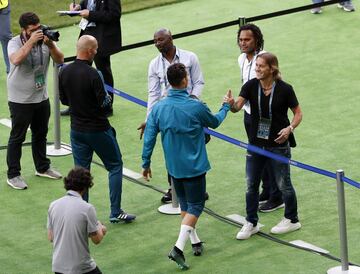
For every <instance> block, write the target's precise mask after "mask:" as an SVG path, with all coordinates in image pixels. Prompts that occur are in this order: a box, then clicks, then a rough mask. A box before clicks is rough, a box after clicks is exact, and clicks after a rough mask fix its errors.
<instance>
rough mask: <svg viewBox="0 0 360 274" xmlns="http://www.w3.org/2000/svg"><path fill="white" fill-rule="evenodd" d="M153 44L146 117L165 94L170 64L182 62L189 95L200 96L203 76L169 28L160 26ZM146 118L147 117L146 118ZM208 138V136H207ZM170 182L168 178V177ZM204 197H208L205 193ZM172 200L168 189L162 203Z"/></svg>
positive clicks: (143, 124) (191, 53) (141, 130)
mask: <svg viewBox="0 0 360 274" xmlns="http://www.w3.org/2000/svg"><path fill="white" fill-rule="evenodd" d="M154 44H155V47H156V48H157V49H158V50H159V52H160V54H159V55H158V56H157V57H155V58H154V59H153V60H151V62H150V64H149V71H148V92H149V95H148V102H147V113H146V117H148V115H149V113H150V112H151V110H152V108H153V106H154V105H155V104H156V103H157V102H158V101H159V100H160V99H161V98H163V97H165V96H167V93H168V90H169V89H170V84H169V81H168V79H167V76H166V72H167V69H168V67H169V66H170V65H172V64H175V63H182V64H184V65H185V67H186V71H187V77H188V86H187V91H188V93H189V94H190V96H191V97H194V98H198V99H199V98H200V96H201V92H202V89H203V87H204V84H205V83H204V78H203V75H202V72H201V68H200V63H199V59H198V57H197V56H196V54H195V53H193V52H191V51H187V50H183V49H179V48H177V47H175V45H174V43H173V38H172V35H171V32H170V30H168V29H165V28H162V29H159V30H158V31H156V32H155V34H154ZM146 120H147V118H146ZM146 120H145V122H144V123H142V124H141V125H140V126H139V128H138V130H140V139H141V138H142V136H143V133H144V130H145V126H146ZM207 138H210V136H207ZM168 179H169V180H168V181H169V184H170V178H168ZM206 199H208V196H207V193H206ZM171 200H172V196H171V191H170V189H169V190H168V192H167V193H166V194H165V195H164V196H163V197H162V199H161V201H162V202H163V203H169V202H171Z"/></svg>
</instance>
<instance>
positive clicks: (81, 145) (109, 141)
mask: <svg viewBox="0 0 360 274" xmlns="http://www.w3.org/2000/svg"><path fill="white" fill-rule="evenodd" d="M70 140H71V147H72V152H73V157H74V163H75V166H81V167H84V168H86V169H88V170H90V165H91V161H92V157H93V153H94V151H95V153H96V154H97V155H98V156H99V157H100V159H101V161H102V162H103V163H104V165H105V168H106V170H107V171H108V172H109V192H110V204H111V212H110V218H112V217H117V216H119V214H120V213H121V212H122V210H121V193H122V170H123V162H122V155H121V152H120V147H119V145H118V142H117V140H116V132H115V130H114V129H113V128H110V129H108V130H106V131H99V132H80V131H75V130H71V132H70ZM83 199H84V200H85V201H88V199H89V196H88V193H86V194H84V195H83Z"/></svg>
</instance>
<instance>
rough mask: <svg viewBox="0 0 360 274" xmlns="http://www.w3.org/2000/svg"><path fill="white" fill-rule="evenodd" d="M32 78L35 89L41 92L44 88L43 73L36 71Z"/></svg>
mask: <svg viewBox="0 0 360 274" xmlns="http://www.w3.org/2000/svg"><path fill="white" fill-rule="evenodd" d="M34 76H35V89H36V90H38V91H41V90H43V88H44V86H45V75H44V72H43V71H42V70H41V69H39V70H36V71H35V73H34Z"/></svg>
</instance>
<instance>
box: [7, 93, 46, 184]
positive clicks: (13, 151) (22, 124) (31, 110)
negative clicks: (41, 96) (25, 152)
mask: <svg viewBox="0 0 360 274" xmlns="http://www.w3.org/2000/svg"><path fill="white" fill-rule="evenodd" d="M9 110H10V117H11V123H12V128H11V132H10V137H9V142H8V147H7V156H6V161H7V165H8V171H7V176H8V178H9V179H12V178H14V177H16V176H19V175H20V170H21V166H20V159H21V153H22V144H23V142H24V141H25V137H26V131H27V129H28V127H29V126H30V129H31V148H32V157H33V160H34V164H35V168H36V170H37V171H38V172H41V173H42V172H45V171H46V170H48V169H49V167H50V160H49V159H48V158H47V157H46V141H47V139H46V136H47V133H48V125H49V118H50V103H49V99H47V100H45V101H43V102H41V103H35V104H18V103H13V102H9Z"/></svg>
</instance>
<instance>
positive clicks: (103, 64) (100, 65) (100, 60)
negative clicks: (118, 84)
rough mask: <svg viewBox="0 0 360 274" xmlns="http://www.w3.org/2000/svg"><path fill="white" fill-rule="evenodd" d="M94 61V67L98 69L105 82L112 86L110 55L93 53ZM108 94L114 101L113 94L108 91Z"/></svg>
mask: <svg viewBox="0 0 360 274" xmlns="http://www.w3.org/2000/svg"><path fill="white" fill-rule="evenodd" d="M94 62H95V65H96V68H97V69H98V70H100V71H101V73H102V75H103V76H104V81H105V84H107V85H109V86H111V87H114V77H113V75H112V71H111V62H110V55H108V56H99V55H95V58H94ZM109 95H110V96H111V99H112V101H114V94H113V93H111V92H110V93H109Z"/></svg>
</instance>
